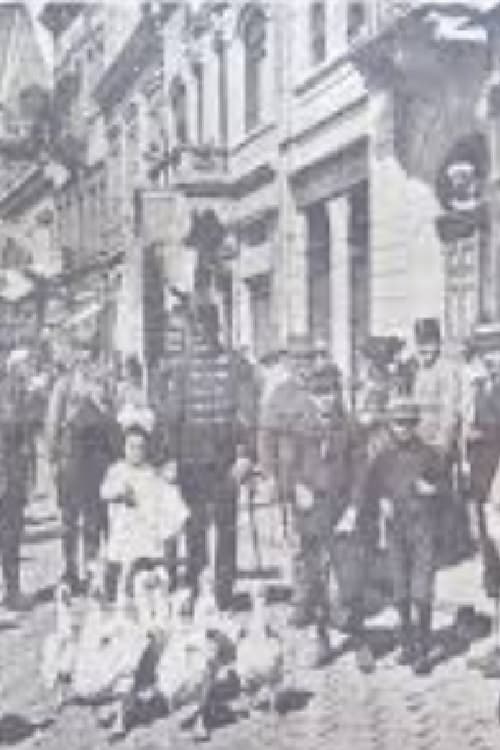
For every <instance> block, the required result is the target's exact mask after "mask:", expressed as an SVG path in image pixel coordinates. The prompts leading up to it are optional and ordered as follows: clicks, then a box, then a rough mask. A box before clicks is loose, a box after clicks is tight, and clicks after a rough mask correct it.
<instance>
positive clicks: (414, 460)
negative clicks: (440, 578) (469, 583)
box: [369, 398, 445, 675]
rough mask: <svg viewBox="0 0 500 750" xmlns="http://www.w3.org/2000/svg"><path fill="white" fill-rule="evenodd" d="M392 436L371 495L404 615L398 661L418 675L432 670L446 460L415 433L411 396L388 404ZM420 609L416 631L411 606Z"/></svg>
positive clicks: (374, 470)
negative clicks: (438, 531)
mask: <svg viewBox="0 0 500 750" xmlns="http://www.w3.org/2000/svg"><path fill="white" fill-rule="evenodd" d="M389 418H390V430H391V433H392V437H393V440H392V442H391V444H390V445H389V446H388V447H387V448H385V449H384V450H382V451H381V453H380V454H379V455H378V456H377V458H376V459H375V461H374V463H373V465H372V467H371V470H370V476H369V486H370V488H371V490H372V493H371V496H372V497H374V498H375V499H376V500H377V501H378V506H379V518H380V523H381V529H382V530H383V531H386V541H387V547H388V552H389V560H390V566H391V573H392V579H393V593H394V601H395V605H396V607H397V609H398V613H399V617H400V645H401V650H400V653H399V658H398V661H399V663H400V664H411V665H412V666H413V669H414V672H415V674H418V675H424V674H428V673H429V672H430V670H431V664H430V660H429V646H430V635H431V617H432V600H433V589H434V578H435V546H436V525H437V522H438V520H439V515H440V513H439V507H438V506H439V502H440V501H441V500H442V498H444V497H445V493H443V491H442V485H443V469H442V462H441V461H440V460H439V456H438V455H437V454H436V452H435V451H434V450H433V449H432V448H431V447H429V446H428V445H426V444H425V443H424V442H423V441H422V440H421V438H420V437H419V436H418V435H417V428H418V423H419V410H418V407H417V405H416V404H415V403H413V402H412V401H410V400H409V399H403V398H398V399H397V400H394V401H393V403H392V404H391V405H390V409H389ZM413 605H414V606H415V609H416V612H417V622H416V632H415V633H414V629H413V623H412V608H413Z"/></svg>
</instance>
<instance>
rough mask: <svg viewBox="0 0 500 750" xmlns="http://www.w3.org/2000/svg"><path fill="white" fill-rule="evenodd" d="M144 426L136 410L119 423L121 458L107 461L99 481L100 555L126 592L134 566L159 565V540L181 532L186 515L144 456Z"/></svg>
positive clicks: (174, 489) (170, 486)
mask: <svg viewBox="0 0 500 750" xmlns="http://www.w3.org/2000/svg"><path fill="white" fill-rule="evenodd" d="M142 421H144V420H142ZM148 426H149V425H147V426H145V425H144V424H141V419H140V415H137V419H135V421H133V422H131V423H129V424H128V425H127V426H126V427H125V428H124V432H125V446H124V458H123V459H122V460H120V461H117V462H116V463H114V464H113V465H112V466H110V468H109V469H108V471H107V474H106V476H105V478H104V481H103V483H102V485H101V498H102V500H103V501H104V502H106V503H107V505H108V538H107V544H106V559H107V562H108V564H110V565H111V568H112V569H113V570H114V577H115V579H117V580H116V583H118V584H120V583H121V586H120V589H119V591H120V593H125V592H127V593H129V594H130V592H131V588H132V580H133V577H134V575H135V573H136V572H138V571H139V570H152V569H153V568H154V567H156V566H158V565H164V546H165V541H166V540H169V539H172V538H175V537H176V536H177V535H178V534H179V533H180V532H181V530H182V529H183V527H184V524H185V522H186V520H187V517H188V510H187V508H186V506H185V504H184V502H183V501H182V498H181V496H180V494H179V491H178V489H177V487H176V485H175V484H173V482H172V481H168V480H167V479H166V478H165V477H164V476H162V475H161V474H160V472H159V471H158V470H156V469H155V468H154V467H153V466H152V465H151V464H150V463H149V461H148V457H147V448H148V442H149V434H150V433H149V430H148V429H147V427H148Z"/></svg>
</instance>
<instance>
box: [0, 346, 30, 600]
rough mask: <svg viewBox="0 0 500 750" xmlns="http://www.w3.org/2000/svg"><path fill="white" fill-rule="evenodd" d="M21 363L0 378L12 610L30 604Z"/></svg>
mask: <svg viewBox="0 0 500 750" xmlns="http://www.w3.org/2000/svg"><path fill="white" fill-rule="evenodd" d="M18 361H19V360H18ZM18 361H16V360H14V361H13V360H12V359H11V361H10V368H9V369H8V371H7V373H5V374H4V375H3V376H2V377H1V379H0V556H1V560H2V577H3V584H4V587H5V599H4V603H5V605H6V606H7V608H8V609H11V610H21V609H24V608H25V607H26V605H27V604H28V601H27V600H26V599H25V598H24V597H23V596H22V595H21V592H20V548H21V537H22V531H23V526H24V508H25V506H26V503H27V500H28V476H29V457H30V435H31V423H30V418H29V417H30V415H29V410H28V408H27V392H26V383H25V379H24V377H23V376H22V373H21V372H18V371H17V369H16V365H17V362H18ZM23 361H24V360H23Z"/></svg>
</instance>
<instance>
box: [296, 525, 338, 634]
mask: <svg viewBox="0 0 500 750" xmlns="http://www.w3.org/2000/svg"><path fill="white" fill-rule="evenodd" d="M292 547H294V548H292V571H293V598H292V602H293V605H294V608H295V612H296V615H297V617H298V619H299V620H303V621H304V622H309V623H311V624H312V623H317V624H326V623H327V622H328V619H329V616H330V604H329V592H328V580H329V566H330V558H329V554H328V549H327V547H326V545H325V544H324V541H323V540H322V539H321V537H320V536H319V535H314V534H306V533H300V531H299V533H298V535H297V539H296V540H295V544H294V545H292Z"/></svg>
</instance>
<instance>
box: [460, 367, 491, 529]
mask: <svg viewBox="0 0 500 750" xmlns="http://www.w3.org/2000/svg"><path fill="white" fill-rule="evenodd" d="M467 364H468V366H467V368H466V371H465V373H464V378H463V380H465V383H464V385H463V387H462V393H463V398H462V404H463V408H462V435H463V454H464V460H465V462H466V464H467V468H468V471H469V485H470V486H469V494H470V497H471V499H472V502H473V504H474V505H475V508H476V513H477V521H478V531H479V535H480V538H483V537H484V532H485V521H484V512H483V511H484V503H485V502H486V500H487V499H488V497H489V493H490V487H491V483H492V481H493V477H494V475H495V471H496V468H497V466H498V462H499V460H500V383H499V382H498V378H497V377H496V373H495V363H494V362H493V361H491V359H490V358H484V360H483V358H479V357H478V356H477V355H476V356H471V357H470V358H469V361H468V363H467Z"/></svg>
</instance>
